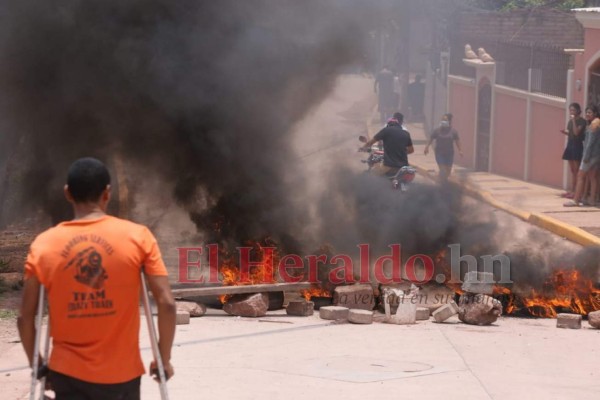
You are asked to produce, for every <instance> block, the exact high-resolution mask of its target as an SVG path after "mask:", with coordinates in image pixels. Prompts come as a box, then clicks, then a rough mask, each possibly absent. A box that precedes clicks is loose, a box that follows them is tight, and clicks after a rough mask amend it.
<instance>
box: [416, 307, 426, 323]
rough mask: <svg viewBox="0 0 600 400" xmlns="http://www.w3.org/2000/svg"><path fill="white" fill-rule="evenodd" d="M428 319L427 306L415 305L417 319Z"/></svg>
mask: <svg viewBox="0 0 600 400" xmlns="http://www.w3.org/2000/svg"><path fill="white" fill-rule="evenodd" d="M427 320H429V308H427V307H417V321H427Z"/></svg>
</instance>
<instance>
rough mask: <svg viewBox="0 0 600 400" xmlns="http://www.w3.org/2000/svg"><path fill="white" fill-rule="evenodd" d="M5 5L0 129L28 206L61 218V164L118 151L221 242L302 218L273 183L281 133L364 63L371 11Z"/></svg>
mask: <svg viewBox="0 0 600 400" xmlns="http://www.w3.org/2000/svg"><path fill="white" fill-rule="evenodd" d="M3 3H4V4H3V5H2V11H1V12H2V14H1V16H0V18H1V21H0V22H1V28H0V29H1V32H0V36H1V43H0V54H2V57H1V58H0V82H1V88H2V89H1V90H0V98H1V101H0V107H2V109H1V115H2V118H3V119H4V121H6V123H5V124H6V126H7V128H6V131H5V132H3V133H2V135H3V137H4V139H5V140H6V141H7V142H9V143H10V146H12V147H13V148H14V149H15V151H17V149H18V151H19V154H20V156H19V158H20V159H19V160H18V163H19V165H20V166H21V169H22V171H23V175H24V176H23V179H22V180H21V181H20V182H22V186H21V187H20V188H19V192H20V193H21V194H22V196H21V198H22V200H23V205H30V206H31V207H34V208H35V207H38V208H39V207H43V208H44V210H45V211H46V212H48V213H49V214H50V215H51V216H52V219H53V221H54V222H58V221H60V220H62V219H66V218H68V217H69V214H68V211H67V209H66V204H65V203H64V201H63V199H62V197H61V193H60V190H57V188H60V187H61V186H62V184H63V182H64V173H65V171H66V168H67V166H68V165H69V164H70V163H71V162H72V161H73V160H75V159H77V158H79V157H82V156H95V157H98V158H100V159H102V160H105V161H106V162H107V163H109V164H111V165H112V163H113V159H114V157H115V154H118V155H119V157H122V158H123V159H124V160H126V162H127V163H129V164H130V165H131V164H135V165H136V167H138V168H139V167H141V168H143V170H144V172H145V174H144V176H142V177H137V178H136V182H135V184H136V185H144V181H145V180H153V179H160V180H161V181H163V182H165V184H166V185H165V187H166V188H167V190H172V191H173V196H174V198H175V200H176V201H177V202H178V203H179V204H180V205H181V206H183V207H185V208H186V209H187V210H188V211H189V212H190V215H191V217H192V219H193V220H194V222H195V223H196V224H197V226H198V227H199V229H200V230H206V231H210V232H217V233H218V234H217V236H218V237H216V239H223V238H226V239H227V238H229V239H235V240H238V241H239V240H245V239H248V238H256V237H260V236H262V235H267V234H269V235H275V236H281V235H284V234H285V233H289V232H291V230H292V229H291V227H292V226H293V225H294V224H295V223H297V222H298V221H299V220H301V219H302V212H299V211H297V210H294V209H293V208H292V207H290V206H289V198H288V195H287V194H286V193H287V191H286V187H285V184H284V179H283V175H284V174H283V171H285V170H286V169H293V168H294V162H295V161H294V156H293V155H292V152H291V149H290V146H289V140H288V139H289V138H288V136H289V133H290V130H291V128H292V127H293V126H294V124H295V122H297V121H298V120H299V119H301V118H302V117H303V116H304V115H305V114H306V112H307V111H308V110H310V109H311V108H312V107H314V106H315V105H317V104H319V102H320V100H321V99H322V98H323V97H324V96H325V95H326V94H327V93H328V92H329V90H330V89H331V87H332V85H333V84H334V82H335V78H336V76H337V75H338V74H339V73H340V72H341V71H342V70H343V69H344V68H346V67H347V66H349V65H352V64H353V63H355V62H356V61H358V60H360V59H361V57H362V54H363V53H364V52H363V49H362V41H363V39H364V37H365V33H364V30H363V29H362V26H361V23H363V22H364V21H365V16H366V15H368V13H367V14H365V13H363V11H365V10H368V9H369V8H368V7H367V5H364V4H361V2H359V1H327V2H323V1H317V0H303V1H292V0H282V1H267V0H251V1H233V0H231V1H229V0H220V1H197V0H108V1H97V2H89V1H78V0H59V1H54V2H47V1H42V0H23V1H19V2H3ZM134 187H135V185H134ZM138 187H139V186H138ZM15 190H16V189H15Z"/></svg>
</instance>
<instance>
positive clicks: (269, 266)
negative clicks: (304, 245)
mask: <svg viewBox="0 0 600 400" xmlns="http://www.w3.org/2000/svg"><path fill="white" fill-rule="evenodd" d="M251 244H252V247H253V251H254V255H255V258H256V259H259V260H260V261H259V262H258V263H256V264H253V265H252V266H250V268H249V271H248V276H247V277H243V278H244V282H240V281H241V279H242V276H241V272H240V268H239V266H238V265H237V264H236V261H235V259H234V258H233V257H229V258H225V259H224V261H223V262H222V264H221V266H220V267H219V272H220V273H221V277H222V282H223V286H237V285H256V284H262V283H273V282H275V279H274V275H273V271H274V266H275V263H276V262H279V260H278V259H279V256H278V255H277V251H276V250H275V251H272V252H271V251H265V249H263V246H261V245H260V244H259V243H257V242H252V243H251ZM230 297H231V295H222V296H219V300H220V301H221V303H225V302H226V301H227V300H228V299H229V298H230Z"/></svg>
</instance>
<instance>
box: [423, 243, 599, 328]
mask: <svg viewBox="0 0 600 400" xmlns="http://www.w3.org/2000/svg"><path fill="white" fill-rule="evenodd" d="M433 259H434V262H435V265H436V267H437V268H438V272H441V273H443V274H444V276H446V281H445V282H444V284H445V285H446V286H448V287H449V288H451V289H452V290H454V292H455V293H456V294H459V295H460V294H462V293H463V290H462V289H461V285H460V283H454V282H451V281H450V280H449V279H448V277H450V276H452V275H451V274H452V268H451V265H450V262H449V260H448V252H447V250H446V249H443V250H441V251H439V252H437V253H436V254H435V255H434V257H433ZM494 297H496V298H497V299H499V300H501V301H502V303H503V306H504V313H505V314H507V315H511V314H512V315H527V316H534V317H540V318H556V316H557V314H558V313H561V312H567V313H574V314H581V315H587V314H589V313H590V312H593V311H598V310H600V288H597V287H596V286H595V285H594V282H593V281H592V279H591V278H589V277H586V276H584V275H583V274H582V273H581V271H580V270H579V269H577V268H575V267H573V268H570V269H557V270H555V271H554V272H552V274H551V275H550V276H549V277H548V278H547V279H546V280H545V281H544V283H543V284H542V285H541V287H537V288H532V287H527V284H526V283H523V282H515V285H514V286H513V287H512V289H509V288H507V287H502V286H495V288H494Z"/></svg>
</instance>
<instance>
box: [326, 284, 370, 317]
mask: <svg viewBox="0 0 600 400" xmlns="http://www.w3.org/2000/svg"><path fill="white" fill-rule="evenodd" d="M333 305H334V306H341V307H347V308H350V309H359V310H367V311H371V310H373V308H374V307H375V294H374V292H373V287H372V286H371V285H369V284H357V285H347V286H338V287H336V288H335V290H334V291H333Z"/></svg>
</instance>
